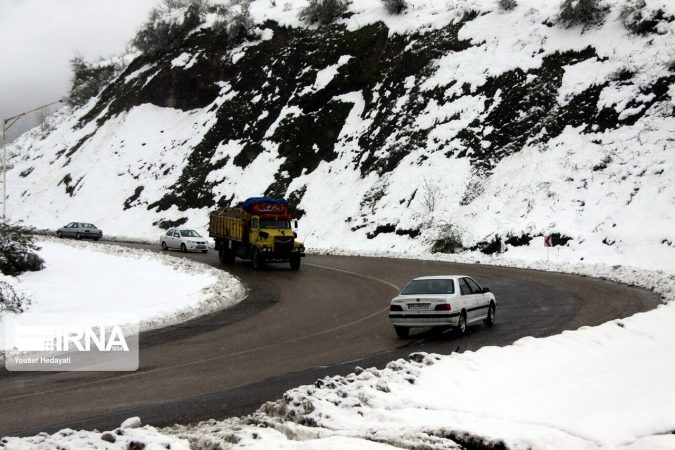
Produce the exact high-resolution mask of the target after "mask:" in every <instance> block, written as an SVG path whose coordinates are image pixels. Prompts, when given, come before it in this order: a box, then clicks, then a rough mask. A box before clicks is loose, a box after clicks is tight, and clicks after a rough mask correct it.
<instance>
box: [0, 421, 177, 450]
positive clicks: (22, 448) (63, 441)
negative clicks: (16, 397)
mask: <svg viewBox="0 0 675 450" xmlns="http://www.w3.org/2000/svg"><path fill="white" fill-rule="evenodd" d="M139 427H140V420H138V418H137V417H133V418H130V419H127V420H125V421H124V423H122V424H121V425H120V427H119V428H117V429H115V430H113V431H107V432H104V433H92V432H91V431H75V430H71V429H70V428H66V429H64V430H61V431H59V432H58V433H54V434H52V435H49V434H47V433H40V434H38V435H37V436H33V437H30V438H23V439H17V438H3V439H2V440H0V448H6V449H13V450H33V449H41V450H51V449H54V448H59V449H85V448H86V449H114V448H119V449H125V450H131V449H145V450H159V449H163V450H164V449H168V448H170V449H173V450H188V449H189V448H190V447H189V445H188V443H187V441H185V440H182V439H180V438H177V437H175V436H168V435H162V434H160V433H159V432H158V431H157V429H156V428H153V427H148V426H145V427H143V428H139Z"/></svg>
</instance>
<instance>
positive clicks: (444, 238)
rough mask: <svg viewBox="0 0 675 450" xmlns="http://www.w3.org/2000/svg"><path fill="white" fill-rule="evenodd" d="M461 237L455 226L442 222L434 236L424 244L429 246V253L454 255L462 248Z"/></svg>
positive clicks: (460, 232) (461, 234) (460, 231)
mask: <svg viewBox="0 0 675 450" xmlns="http://www.w3.org/2000/svg"><path fill="white" fill-rule="evenodd" d="M462 237H463V233H462V230H460V229H459V228H458V227H457V226H456V225H454V224H452V223H450V222H443V223H441V224H440V225H438V226H437V227H436V233H435V236H434V237H432V238H431V239H427V240H426V243H427V244H431V248H430V250H431V253H455V252H456V251H457V250H460V249H462V248H463V246H462Z"/></svg>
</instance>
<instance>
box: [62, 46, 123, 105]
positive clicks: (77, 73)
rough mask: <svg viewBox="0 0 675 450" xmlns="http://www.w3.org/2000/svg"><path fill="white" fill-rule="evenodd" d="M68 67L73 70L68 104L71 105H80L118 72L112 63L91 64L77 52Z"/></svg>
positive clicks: (96, 93)
mask: <svg viewBox="0 0 675 450" xmlns="http://www.w3.org/2000/svg"><path fill="white" fill-rule="evenodd" d="M70 67H71V69H72V71H73V80H72V86H71V88H70V95H69V96H68V104H69V105H71V106H81V105H83V104H85V103H86V102H87V100H89V99H90V98H92V97H96V96H97V95H98V94H99V92H101V90H102V89H103V87H104V86H105V85H107V84H108V83H109V82H110V80H112V79H113V78H114V77H115V76H116V75H117V74H118V72H117V70H116V67H115V66H114V65H108V64H91V63H88V62H86V61H85V60H84V58H83V57H82V55H79V54H75V56H73V58H71V60H70Z"/></svg>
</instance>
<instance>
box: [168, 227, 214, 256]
mask: <svg viewBox="0 0 675 450" xmlns="http://www.w3.org/2000/svg"><path fill="white" fill-rule="evenodd" d="M159 245H161V246H162V250H168V249H170V248H175V249H179V250H180V251H182V252H202V253H206V252H207V245H208V239H207V238H205V237H204V236H202V235H200V234H199V233H197V232H196V231H195V230H187V229H185V230H180V229H177V228H172V229H170V230H169V231H167V232H166V233H165V234H163V235H161V236H160V237H159Z"/></svg>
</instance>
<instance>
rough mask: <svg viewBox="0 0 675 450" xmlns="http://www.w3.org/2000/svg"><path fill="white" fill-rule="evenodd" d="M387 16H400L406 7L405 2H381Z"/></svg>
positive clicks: (394, 0) (393, 0) (388, 0)
mask: <svg viewBox="0 0 675 450" xmlns="http://www.w3.org/2000/svg"><path fill="white" fill-rule="evenodd" d="M382 3H384V7H385V8H387V11H388V12H389V14H401V13H402V12H403V10H405V9H406V8H407V7H408V4H407V3H406V1H405V0H382Z"/></svg>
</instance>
